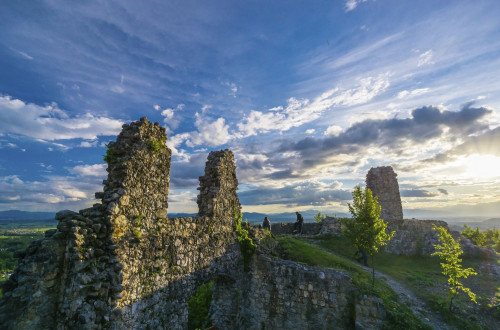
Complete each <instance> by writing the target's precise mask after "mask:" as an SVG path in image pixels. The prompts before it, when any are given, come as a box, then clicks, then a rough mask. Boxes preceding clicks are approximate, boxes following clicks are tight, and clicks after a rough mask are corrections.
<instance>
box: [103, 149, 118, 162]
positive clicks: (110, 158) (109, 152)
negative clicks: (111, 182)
mask: <svg viewBox="0 0 500 330" xmlns="http://www.w3.org/2000/svg"><path fill="white" fill-rule="evenodd" d="M103 159H104V161H105V162H106V163H108V165H109V164H111V163H114V162H115V161H116V155H115V150H114V149H113V147H112V146H111V145H109V144H108V145H107V149H106V155H104V158H103Z"/></svg>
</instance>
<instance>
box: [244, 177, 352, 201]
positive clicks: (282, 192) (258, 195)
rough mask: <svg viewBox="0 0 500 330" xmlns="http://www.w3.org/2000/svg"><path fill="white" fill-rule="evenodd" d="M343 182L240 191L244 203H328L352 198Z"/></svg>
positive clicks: (307, 183) (316, 182)
mask: <svg viewBox="0 0 500 330" xmlns="http://www.w3.org/2000/svg"><path fill="white" fill-rule="evenodd" d="M340 187H341V184H340V183H338V182H334V183H331V184H327V183H324V182H319V181H310V182H301V183H296V184H291V185H286V186H284V187H280V188H273V187H263V188H255V189H252V190H248V191H243V192H240V193H238V196H239V198H240V200H241V203H242V204H244V205H270V204H285V205H317V206H318V205H327V204H328V203H331V202H342V201H347V200H351V198H352V196H351V192H350V191H348V190H344V189H340Z"/></svg>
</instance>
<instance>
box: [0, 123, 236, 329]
mask: <svg viewBox="0 0 500 330" xmlns="http://www.w3.org/2000/svg"><path fill="white" fill-rule="evenodd" d="M165 138H166V136H165V129H164V128H162V127H160V125H159V124H158V123H155V124H153V123H150V122H149V121H148V120H147V119H145V118H142V119H141V120H140V121H138V122H133V123H131V124H129V125H124V126H123V130H122V132H121V133H120V135H119V136H118V137H117V139H116V142H111V143H110V144H109V146H108V149H109V151H108V156H109V157H108V168H107V171H108V178H107V180H104V190H103V192H102V193H97V194H96V196H98V197H99V198H101V203H100V204H95V205H94V206H93V207H92V208H89V209H85V210H81V211H80V212H78V213H76V212H73V211H68V210H65V211H61V212H58V213H57V215H56V218H57V219H58V220H59V221H60V222H59V224H58V227H57V228H58V229H57V230H56V231H49V232H47V234H46V238H44V239H43V240H38V241H35V242H33V243H32V244H31V245H30V247H29V248H28V249H27V250H26V251H25V252H24V253H18V254H17V255H18V256H19V257H20V258H22V259H21V261H20V264H19V266H18V268H17V269H16V270H15V272H14V274H13V275H12V276H11V279H10V280H9V281H7V282H6V283H4V285H3V289H4V299H2V300H1V301H0V328H2V329H54V328H58V329H127V328H137V329H143V328H155V329H156V328H165V329H183V328H184V327H185V326H186V324H187V300H188V299H189V297H190V296H191V295H192V294H193V293H194V291H195V290H196V289H197V287H198V286H199V285H201V284H202V283H204V282H206V281H209V280H211V279H212V278H214V277H216V276H221V274H224V275H225V276H229V275H227V274H232V273H234V272H236V273H237V272H241V271H242V262H241V254H240V250H239V247H238V245H237V242H236V237H235V233H234V230H233V224H234V219H233V214H234V210H235V209H237V210H239V207H240V204H239V200H238V197H237V195H236V189H237V180H236V174H235V167H234V158H233V156H232V153H231V152H230V151H228V150H226V151H221V152H218V153H212V154H211V156H209V161H208V162H207V166H208V167H209V168H208V170H207V171H206V174H207V173H208V175H209V176H210V177H205V179H204V180H202V181H201V187H202V188H203V189H205V188H206V189H209V190H210V191H212V190H215V189H214V188H217V194H215V195H213V196H211V197H213V198H211V201H210V205H207V207H205V208H204V212H205V214H204V215H205V216H203V217H195V218H176V219H168V218H167V208H168V203H167V197H168V187H169V181H170V177H169V173H170V154H171V153H170V150H169V149H168V148H167V147H166V146H165V144H164V143H165ZM235 207H236V208H235ZM226 209H230V211H228V212H225V210H226ZM208 214H211V215H212V216H211V217H208V216H206V215H208ZM214 215H217V216H216V217H214Z"/></svg>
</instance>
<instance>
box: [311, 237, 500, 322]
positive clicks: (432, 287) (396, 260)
mask: <svg viewBox="0 0 500 330" xmlns="http://www.w3.org/2000/svg"><path fill="white" fill-rule="evenodd" d="M314 243H315V244H317V245H318V246H320V247H322V248H323V249H325V250H327V251H330V252H332V253H335V254H338V255H341V256H343V257H345V258H348V259H350V260H352V261H353V262H356V261H355V259H354V253H355V248H354V247H353V246H352V244H351V243H350V242H349V240H348V239H346V238H345V237H330V236H327V237H322V238H319V239H317V240H315V241H314ZM482 262H483V261H481V260H474V259H467V258H464V260H463V265H464V267H473V268H474V269H476V270H477V269H478V268H479V267H480V265H481V263H482ZM370 266H371V265H370ZM375 270H378V271H380V272H382V273H384V274H387V275H389V276H391V277H392V278H394V279H395V280H396V281H398V282H400V283H402V284H403V285H404V286H406V287H407V288H409V289H410V290H412V291H413V292H414V293H415V295H416V296H417V297H418V298H420V299H421V300H423V301H424V302H425V303H426V304H427V305H428V306H429V307H430V308H432V309H433V310H435V311H437V312H439V313H440V314H441V315H442V317H443V319H444V320H445V321H446V322H447V323H448V324H450V325H451V326H453V327H455V328H460V329H480V326H479V323H478V322H477V320H474V317H473V316H472V315H470V313H469V311H468V310H469V309H468V307H467V306H470V305H471V303H470V302H469V301H468V299H467V297H465V295H459V297H457V298H456V299H455V301H454V304H456V306H457V309H456V310H455V311H453V312H450V311H449V310H448V304H449V303H448V300H447V287H446V278H445V277H444V275H442V273H441V266H440V260H439V258H437V257H431V256H402V255H394V254H389V253H385V252H379V253H378V254H377V255H375ZM493 282H494V278H492V277H487V276H483V277H471V278H469V279H467V280H465V281H464V284H465V285H466V286H468V285H470V284H475V286H476V287H495V283H493ZM496 286H498V284H497V285H496ZM476 293H478V296H479V297H480V298H479V299H480V300H482V301H483V302H484V301H486V300H487V295H488V294H490V295H491V296H493V295H494V293H487V292H476ZM484 306H485V308H486V306H487V303H484Z"/></svg>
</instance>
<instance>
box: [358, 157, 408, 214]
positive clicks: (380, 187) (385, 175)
mask: <svg viewBox="0 0 500 330" xmlns="http://www.w3.org/2000/svg"><path fill="white" fill-rule="evenodd" d="M366 187H367V188H369V189H370V190H371V191H372V193H373V195H374V196H376V197H377V198H378V202H379V204H380V206H381V207H382V212H381V214H380V217H381V218H382V219H384V220H386V221H387V220H403V207H402V206H401V196H400V195H399V185H398V180H397V174H396V173H395V172H394V170H393V169H392V167H391V166H381V167H372V168H371V169H370V170H369V171H368V174H367V175H366Z"/></svg>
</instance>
